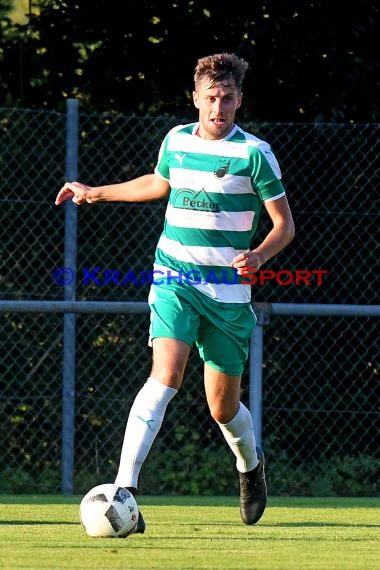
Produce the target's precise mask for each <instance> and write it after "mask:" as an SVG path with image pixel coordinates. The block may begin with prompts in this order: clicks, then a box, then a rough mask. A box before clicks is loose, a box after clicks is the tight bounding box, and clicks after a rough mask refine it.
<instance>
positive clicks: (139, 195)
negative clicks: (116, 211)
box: [55, 174, 170, 206]
mask: <svg viewBox="0 0 380 570" xmlns="http://www.w3.org/2000/svg"><path fill="white" fill-rule="evenodd" d="M169 190H170V185H169V182H168V181H167V180H165V179H163V178H161V177H159V176H157V175H156V174H144V175H143V176H139V177H138V178H134V179H133V180H128V181H127V182H120V183H119V184H108V185H106V186H88V185H87V184H82V183H81V182H66V183H65V184H64V185H63V186H62V188H61V189H60V191H59V192H58V194H57V197H56V199H55V204H56V206H59V205H60V204H62V203H63V202H65V201H66V200H72V201H73V202H74V204H76V205H78V206H80V205H82V204H86V203H88V204H92V203H95V202H151V201H152V200H159V199H161V198H166V197H167V195H168V194H169Z"/></svg>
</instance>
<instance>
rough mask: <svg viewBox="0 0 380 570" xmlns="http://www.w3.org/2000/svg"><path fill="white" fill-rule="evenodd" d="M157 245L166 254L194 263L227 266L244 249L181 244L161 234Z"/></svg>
mask: <svg viewBox="0 0 380 570" xmlns="http://www.w3.org/2000/svg"><path fill="white" fill-rule="evenodd" d="M157 247H158V248H159V249H161V250H162V251H163V252H164V253H166V254H167V255H170V256H171V257H174V258H175V259H178V261H184V262H186V263H193V264H194V265H199V266H202V265H215V266H221V267H228V266H229V265H230V263H231V261H232V260H233V258H234V257H236V255H238V253H243V251H245V250H237V249H235V248H234V247H202V246H198V245H186V246H183V245H182V244H180V243H179V242H178V241H175V240H172V239H168V238H167V237H166V236H164V235H162V236H161V237H160V239H159V241H158V244H157Z"/></svg>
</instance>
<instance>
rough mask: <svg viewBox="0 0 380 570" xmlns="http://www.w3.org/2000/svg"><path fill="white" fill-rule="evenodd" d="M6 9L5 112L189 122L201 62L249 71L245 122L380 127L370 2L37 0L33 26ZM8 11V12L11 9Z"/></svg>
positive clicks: (2, 48) (0, 59)
mask: <svg viewBox="0 0 380 570" xmlns="http://www.w3.org/2000/svg"><path fill="white" fill-rule="evenodd" d="M7 5H8V3H7V2H4V1H3V2H2V3H1V4H0V18H1V36H0V65H1V83H0V106H5V105H19V106H23V107H28V108H41V107H45V108H49V109H55V110H57V109H58V110H59V109H63V107H64V101H65V99H66V98H67V97H75V98H78V99H80V100H81V102H82V107H83V108H84V109H86V110H90V111H101V112H102V111H113V112H119V113H123V114H129V113H136V114H138V115H141V114H146V113H151V114H156V115H158V114H171V115H177V116H184V117H189V116H192V115H193V112H194V111H193V107H192V102H191V91H192V88H193V82H192V70H193V69H194V66H195V63H196V60H197V59H198V57H202V56H204V55H207V54H208V53H212V52H219V51H236V52H237V53H238V54H239V55H241V56H243V57H245V58H246V59H247V60H248V61H249V63H250V71H249V73H248V76H247V80H246V83H245V89H244V91H245V100H244V106H243V108H242V110H241V115H240V116H241V118H242V119H244V120H248V119H255V120H261V121H279V122H289V121H294V122H319V121H322V122H323V121H325V122H350V121H352V122H378V121H379V120H380V104H379V103H380V94H379V82H378V77H379V61H378V57H377V50H376V40H377V37H376V36H377V33H378V26H379V7H378V4H377V3H376V2H375V1H374V0H352V1H351V2H350V3H349V4H344V5H342V3H341V2H340V1H338V0H329V1H327V0H315V1H312V2H304V1H303V0H293V1H290V2H283V0H263V1H262V2H249V3H244V4H243V5H242V4H239V6H238V10H235V9H234V6H233V5H232V4H231V3H230V2H226V1H221V0H207V1H206V0H202V1H200V0H186V1H181V2H178V1H168V0H156V1H153V2H152V1H149V2H148V1H147V0H141V1H140V2H132V1H131V0H123V2H118V3H111V4H110V3H109V2H106V1H105V0H81V1H74V2H67V1H66V0H33V2H32V1H31V2H30V10H29V11H30V14H29V15H30V17H29V18H28V21H27V23H26V24H17V23H11V22H10V21H9V19H7V18H5V16H4V10H2V9H1V6H4V7H5V8H6V7H7ZM5 12H6V11H5Z"/></svg>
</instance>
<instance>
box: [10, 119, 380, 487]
mask: <svg viewBox="0 0 380 570" xmlns="http://www.w3.org/2000/svg"><path fill="white" fill-rule="evenodd" d="M79 119H80V128H79V133H80V138H79V143H80V144H79V163H78V164H79V179H80V180H82V181H84V182H87V183H89V184H93V185H99V184H105V183H111V182H118V181H122V180H125V179H129V178H132V177H135V176H138V175H140V174H143V173H146V172H149V171H151V170H152V168H153V166H154V164H155V161H156V158H157V152H158V148H159V144H160V142H161V139H162V137H163V136H164V134H165V133H166V132H167V130H168V129H169V128H170V127H171V126H173V125H174V124H176V123H177V122H178V120H176V119H175V118H167V117H135V116H134V117H126V116H113V115H82V114H80V116H79ZM242 126H244V127H245V128H246V129H247V130H251V131H253V132H255V134H257V135H258V136H260V137H262V138H264V139H266V140H268V142H270V143H271V145H272V148H273V150H274V152H275V154H276V156H277V158H278V159H279V162H280V164H281V167H282V170H283V176H284V184H285V186H286V188H287V192H288V197H289V202H290V205H291V208H292V211H293V215H294V219H295V224H296V238H295V240H294V241H293V242H292V244H291V245H290V246H289V247H288V248H287V249H286V250H285V251H284V252H282V253H281V254H279V255H278V256H277V257H276V258H275V259H273V260H271V261H270V262H269V263H268V264H267V266H264V268H263V269H265V270H268V271H271V272H272V273H267V274H263V275H262V276H261V277H262V279H261V282H260V281H258V283H256V284H255V285H254V286H253V297H254V301H256V302H276V303H322V304H325V303H328V304H330V303H339V304H361V305H378V304H379V259H380V229H379V228H380V198H379V161H378V156H379V151H380V138H379V133H380V130H379V125H377V124H369V125H366V124H362V125H352V124H342V125H339V124H259V125H257V124H253V123H252V124H244V125H242ZM0 145H1V153H0V164H1V190H0V191H1V195H0V202H1V211H0V219H1V224H0V248H1V258H0V290H1V296H2V298H3V299H4V300H14V299H16V300H26V299H28V300H40V301H41V300H42V301H44V300H49V301H51V300H62V299H63V298H64V297H63V295H64V291H63V289H64V288H63V287H62V286H60V285H59V284H58V281H59V279H57V275H58V274H57V273H54V272H55V271H56V270H57V269H58V268H61V267H62V266H63V265H64V235H65V207H61V208H56V207H55V206H54V205H53V204H54V199H55V196H56V193H57V191H58V189H59V188H60V186H61V185H62V183H63V182H64V179H65V168H66V166H65V165H66V116H64V115H61V114H58V113H55V112H46V111H30V110H21V109H0ZM164 209H165V204H164V203H162V202H157V203H149V204H100V205H94V206H89V207H83V208H79V209H78V210H77V215H78V236H77V275H76V284H77V286H76V298H77V299H78V300H83V301H104V300H107V301H146V298H147V294H148V288H149V283H148V282H146V281H145V282H144V279H143V278H142V276H143V275H144V272H145V271H147V270H148V271H149V270H150V268H151V264H152V260H153V255H154V249H155V245H156V242H157V240H158V236H159V234H160V231H161V227H162V221H163V216H164ZM268 224H269V220H268V219H267V218H266V216H265V214H263V215H262V220H261V229H260V231H259V235H258V237H257V242H258V241H259V240H260V238H261V237H262V236H263V235H264V234H265V232H266V231H268V228H269V225H268ZM131 271H132V272H133V275H135V276H136V278H137V282H136V280H134V279H131ZM54 279H55V280H54ZM0 314H1V326H0V334H1V348H2V350H1V354H2V359H1V387H0V421H1V425H2V427H3V436H2V440H1V457H2V458H3V460H2V468H0V471H1V478H0V492H6V491H12V492H14V491H21V492H23V491H24V492H25V491H30V492H37V491H39V490H42V491H59V489H60V485H61V480H60V476H61V472H60V470H61V435H62V434H61V430H62V347H63V316H62V314H59V313H53V314H51V313H49V314H48V313H43V312H42V311H41V312H37V313H25V314H23V313H15V312H12V311H10V312H3V313H0ZM148 325H149V315H148V314H146V313H141V314H116V315H115V314H107V313H105V314H80V315H78V316H77V317H76V379H75V383H76V384H75V418H74V420H75V462H74V481H75V485H74V491H75V492H82V491H85V490H87V489H88V487H89V485H91V484H92V483H94V484H95V483H97V482H102V481H105V480H107V479H108V480H111V479H113V477H114V476H115V474H116V470H117V464H118V460H119V454H120V449H121V444H122V439H123V435H124V427H125V421H126V417H127V412H128V409H129V406H130V405H131V403H132V401H133V398H134V396H135V394H136V393H137V391H138V390H139V388H140V387H141V385H142V383H143V382H144V381H145V378H146V376H147V374H148V372H149V369H150V358H151V354H150V349H149V348H148V346H147V333H148ZM378 346H379V321H378V319H377V318H371V317H364V318H363V317H355V318H354V317H352V318H351V317H339V316H334V317H318V316H313V317H308V316H301V317H300V316H297V317H289V316H287V317H284V316H272V317H271V318H270V321H269V323H268V324H267V325H266V326H265V334H264V354H263V401H262V425H263V446H264V449H265V451H266V456H267V463H268V481H269V492H270V493H273V494H284V493H289V494H305V493H315V494H334V493H338V494H339V493H342V494H355V493H365V494H372V495H373V494H377V493H378V477H379V476H378V470H379V461H380V458H379V433H380V410H379V401H380V400H379V396H380V390H379V376H380V356H379V348H378ZM242 399H243V401H245V402H246V403H248V401H249V393H248V367H247V371H246V372H245V374H244V377H243V389H242ZM205 466H207V469H206V468H205ZM210 472H211V473H210ZM332 472H334V477H333V476H332ZM213 473H214V475H215V473H217V475H218V477H217V485H215V484H213V481H214V479H213V478H212V474H213ZM142 475H143V477H142V487H143V491H144V492H145V493H164V492H165V493H172V492H174V493H180V492H183V491H184V490H186V492H194V493H201V494H206V493H211V492H214V493H215V494H218V493H225V492H228V491H231V492H234V491H235V490H236V488H237V481H236V475H235V470H234V460H233V458H232V456H231V454H230V453H229V452H228V451H227V448H226V446H225V443H224V440H223V439H222V437H221V434H220V433H219V431H218V429H217V427H216V426H215V425H214V424H213V422H212V420H211V419H210V418H209V415H208V412H207V408H206V404H205V400H204V397H203V380H202V366H201V363H200V361H199V358H198V356H197V354H196V353H194V354H192V355H191V358H190V362H189V366H188V369H187V373H186V377H185V381H184V385H183V388H182V390H181V391H180V393H179V394H178V395H177V396H176V398H175V400H174V401H173V402H172V404H171V406H170V409H169V410H168V413H167V417H166V420H165V424H164V427H163V429H162V432H161V433H160V435H159V437H158V439H157V440H156V442H155V445H154V448H153V450H152V453H151V455H150V456H149V459H148V461H147V463H146V466H145V467H144V470H143V474H142ZM358 480H360V481H361V482H362V483H363V485H362V486H359V487H355V485H356V482H357V481H358ZM212 484H213V487H212V489H211V488H210V487H211V485H212Z"/></svg>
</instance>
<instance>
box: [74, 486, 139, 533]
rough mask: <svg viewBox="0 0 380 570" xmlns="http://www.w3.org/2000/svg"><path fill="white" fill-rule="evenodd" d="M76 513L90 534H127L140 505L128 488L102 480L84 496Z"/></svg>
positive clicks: (134, 520) (136, 516)
mask: <svg viewBox="0 0 380 570" xmlns="http://www.w3.org/2000/svg"><path fill="white" fill-rule="evenodd" d="M79 515H80V521H81V523H82V526H83V528H84V529H85V531H86V532H87V534H88V535H89V536H93V537H103V538H126V537H127V536H129V535H130V534H131V533H132V532H133V531H134V529H135V526H136V524H137V520H138V517H139V509H138V506H137V502H136V499H135V498H134V496H133V495H132V493H130V491H128V489H126V488H125V487H119V485H115V484H114V483H105V484H103V485H97V486H96V487H93V488H92V489H90V491H89V492H88V493H87V494H86V495H85V496H84V497H83V499H82V500H81V503H80V507H79Z"/></svg>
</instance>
